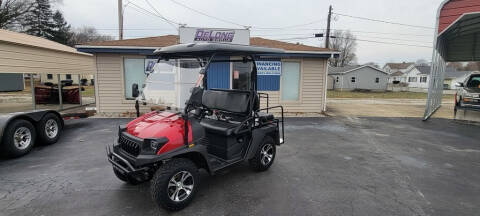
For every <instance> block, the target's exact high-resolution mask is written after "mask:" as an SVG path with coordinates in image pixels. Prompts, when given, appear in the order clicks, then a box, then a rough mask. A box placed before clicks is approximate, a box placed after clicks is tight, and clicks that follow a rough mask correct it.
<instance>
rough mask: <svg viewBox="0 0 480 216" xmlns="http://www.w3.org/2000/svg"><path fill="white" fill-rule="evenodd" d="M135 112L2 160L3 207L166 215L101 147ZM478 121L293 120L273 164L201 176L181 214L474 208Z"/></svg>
mask: <svg viewBox="0 0 480 216" xmlns="http://www.w3.org/2000/svg"><path fill="white" fill-rule="evenodd" d="M128 121H129V119H81V120H71V121H67V124H66V129H65V133H64V134H63V136H62V137H61V139H60V141H59V142H58V143H57V144H54V145H51V146H43V147H37V148H35V149H34V150H33V151H32V152H31V153H30V154H28V155H26V156H24V157H22V158H18V159H13V160H1V161H0V209H2V210H1V211H0V215H158V214H160V215H165V214H167V212H165V211H164V210H162V209H158V208H157V207H156V206H155V205H154V204H153V202H152V201H151V198H150V194H149V184H148V183H146V184H143V185H140V186H129V185H126V184H124V183H123V182H121V181H119V180H117V179H116V178H115V176H114V174H113V172H112V169H111V166H110V164H108V162H107V161H106V157H105V145H106V144H109V143H112V142H113V140H114V139H115V135H116V128H117V125H118V124H124V123H126V122H128ZM479 131H480V126H478V125H470V124H465V123H462V122H455V121H453V120H448V119H431V120H430V121H428V122H422V121H421V120H420V118H379V117H365V118H349V117H326V118H291V119H287V121H286V144H284V145H283V146H281V147H280V148H278V149H277V157H276V159H275V163H274V164H273V166H272V167H271V169H270V170H268V171H267V172H263V173H255V172H253V171H251V170H250V169H249V168H248V167H247V166H243V165H239V166H236V167H234V168H232V169H228V170H225V171H224V172H222V173H221V174H219V175H217V176H213V177H208V176H207V175H206V173H204V174H203V177H202V183H201V185H200V190H199V193H198V194H197V197H196V199H195V200H194V201H193V203H192V204H191V205H190V206H189V207H187V208H186V209H184V210H183V211H180V212H177V213H175V215H476V214H478V212H480V207H479V206H478V203H480V195H479V194H480V142H479V140H480V133H479Z"/></svg>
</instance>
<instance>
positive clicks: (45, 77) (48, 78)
mask: <svg viewBox="0 0 480 216" xmlns="http://www.w3.org/2000/svg"><path fill="white" fill-rule="evenodd" d="M79 79H80V80H82V79H87V83H90V82H91V80H92V79H93V74H91V75H90V74H87V75H81V76H80V77H78V76H72V74H61V75H60V81H62V80H71V81H72V84H74V85H78V81H79ZM40 82H41V83H42V84H45V83H52V84H58V79H57V77H54V76H53V74H41V75H40Z"/></svg>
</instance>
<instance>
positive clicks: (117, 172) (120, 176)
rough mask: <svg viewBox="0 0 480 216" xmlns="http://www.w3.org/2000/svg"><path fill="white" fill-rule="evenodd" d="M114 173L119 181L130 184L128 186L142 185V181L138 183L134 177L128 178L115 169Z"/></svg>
mask: <svg viewBox="0 0 480 216" xmlns="http://www.w3.org/2000/svg"><path fill="white" fill-rule="evenodd" d="M113 173H115V176H117V178H118V179H120V180H122V181H124V182H126V183H128V184H131V185H138V184H140V183H142V182H141V181H138V180H136V179H134V178H132V177H129V176H126V175H125V174H123V173H121V172H120V171H118V170H117V169H115V168H113Z"/></svg>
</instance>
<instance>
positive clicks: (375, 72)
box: [328, 65, 389, 91]
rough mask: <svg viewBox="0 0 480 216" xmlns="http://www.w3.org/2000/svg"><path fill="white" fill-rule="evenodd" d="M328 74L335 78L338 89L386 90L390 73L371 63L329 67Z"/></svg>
mask: <svg viewBox="0 0 480 216" xmlns="http://www.w3.org/2000/svg"><path fill="white" fill-rule="evenodd" d="M328 75H329V76H331V77H332V78H333V80H334V85H333V88H334V89H337V90H341V91H343V90H354V89H368V90H376V91H385V90H386V89H387V83H388V78H389V74H388V73H387V72H385V71H383V70H381V69H378V68H376V67H373V66H370V65H363V66H362V65H360V66H346V67H329V69H328Z"/></svg>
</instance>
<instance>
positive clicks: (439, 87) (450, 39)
mask: <svg viewBox="0 0 480 216" xmlns="http://www.w3.org/2000/svg"><path fill="white" fill-rule="evenodd" d="M465 61H480V3H475V4H471V3H469V2H467V1H451V0H446V1H444V2H443V3H442V4H441V5H440V8H439V10H438V13H437V27H436V31H435V42H434V49H433V55H432V66H431V67H432V68H431V73H430V77H429V80H430V81H429V88H428V99H427V104H426V108H425V114H424V120H427V119H428V118H430V116H432V115H433V114H434V113H435V111H436V110H437V109H438V108H440V106H441V103H442V97H443V82H444V78H445V70H446V62H465Z"/></svg>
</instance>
